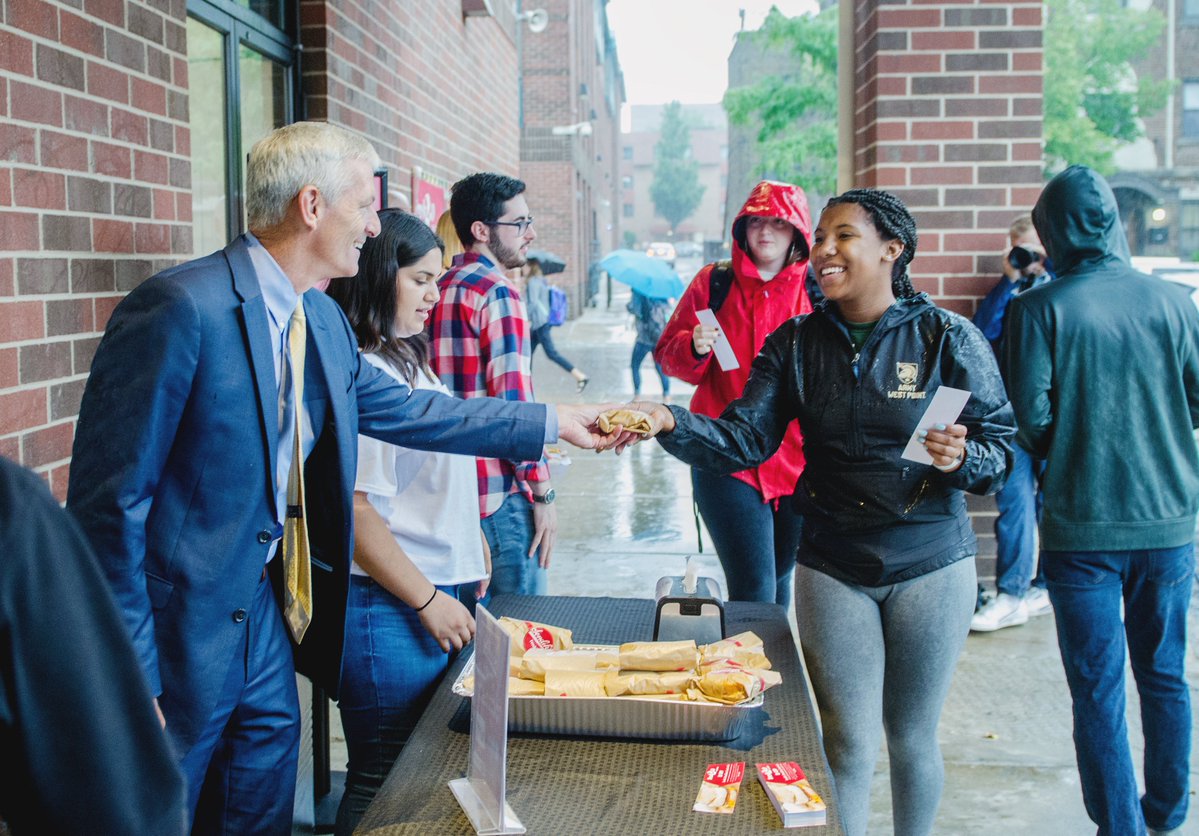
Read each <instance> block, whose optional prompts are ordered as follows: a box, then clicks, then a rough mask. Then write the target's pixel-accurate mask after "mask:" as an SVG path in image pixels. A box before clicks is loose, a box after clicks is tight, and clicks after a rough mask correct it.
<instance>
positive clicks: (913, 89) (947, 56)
mask: <svg viewBox="0 0 1199 836" xmlns="http://www.w3.org/2000/svg"><path fill="white" fill-rule="evenodd" d="M852 8H853V15H854V19H853V26H852V29H853V54H854V68H855V73H854V81H853V99H852V103H846V102H844V101H843V102H842V107H843V108H850V107H851V108H853V110H852V113H853V185H855V186H872V187H876V188H882V189H887V190H889V191H892V192H894V193H895V194H897V195H898V196H899V197H901V198H902V199H903V201H904V202H905V203H906V204H907V205H908V208H909V209H911V210H912V213H913V214H914V215H915V217H916V222H917V225H918V228H919V231H920V246H919V251H918V254H917V256H916V260H915V261H914V262H913V265H912V278H913V283H914V284H915V285H916V287H917V289H919V290H924V291H927V292H929V293H930V294H932V295H933V296H934V297H936V299H937V302H938V304H940V305H943V306H944V307H946V308H950V309H952V310H955V311H957V312H959V313H962V314H966V315H970V314H971V313H972V312H973V310H974V307H975V302H976V299H977V297H979V296H982V295H983V294H985V293H986V292H987V290H989V289H990V288H991V286H992V285H993V284H994V283H995V280H996V277H997V276H998V274H999V272H1000V255H1001V253H1002V251H1003V250H1004V248H1005V247H1006V245H1007V237H1006V236H1007V229H1008V225H1009V224H1010V223H1011V221H1012V219H1013V218H1014V217H1016V216H1017V215H1019V214H1022V213H1025V212H1028V211H1030V210H1031V209H1032V206H1033V204H1034V203H1035V202H1036V199H1037V196H1038V195H1039V194H1040V191H1041V185H1042V168H1041V152H1042V144H1043V141H1042V100H1041V93H1042V87H1043V83H1042V82H1043V63H1042V58H1043V53H1042V34H1043V26H1044V21H1043V12H1042V4H1041V3H1040V2H1034V1H1033V0H1025V1H1024V2H1019V1H1017V2H977V0H976V2H973V3H960V2H959V3H942V2H921V0H906V1H905V0H900V2H888V3H885V4H879V3H876V2H873V0H857V2H855V3H854V4H853V7H852Z"/></svg>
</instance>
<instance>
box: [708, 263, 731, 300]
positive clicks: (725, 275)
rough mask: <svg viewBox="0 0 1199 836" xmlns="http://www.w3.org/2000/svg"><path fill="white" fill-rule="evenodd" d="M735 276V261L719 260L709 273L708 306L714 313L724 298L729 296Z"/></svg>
mask: <svg viewBox="0 0 1199 836" xmlns="http://www.w3.org/2000/svg"><path fill="white" fill-rule="evenodd" d="M734 278H735V277H734V276H733V262H731V261H717V262H716V263H714V264H713V265H712V272H711V273H709V274H708V307H709V308H710V309H711V310H712V313H716V312H717V311H718V310H720V306H721V305H723V304H724V300H725V299H728V298H729V290H730V289H732V287H733V279H734Z"/></svg>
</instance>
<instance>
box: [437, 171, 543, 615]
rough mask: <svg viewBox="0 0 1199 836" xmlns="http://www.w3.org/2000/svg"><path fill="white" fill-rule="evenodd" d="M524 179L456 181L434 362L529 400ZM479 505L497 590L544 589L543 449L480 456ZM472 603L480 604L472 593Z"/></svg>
mask: <svg viewBox="0 0 1199 836" xmlns="http://www.w3.org/2000/svg"><path fill="white" fill-rule="evenodd" d="M524 192H525V184H524V183H523V182H521V181H520V180H517V179H515V178H513V177H506V176H505V175H503V174H495V173H492V172H479V173H476V174H471V175H469V176H467V177H465V178H463V179H462V180H459V181H458V182H457V183H455V184H454V186H453V188H452V192H451V197H450V212H451V214H452V217H453V219H454V229H455V230H456V231H457V234H458V238H459V239H460V240H461V241H462V243H463V245H464V246H465V248H466V251H465V252H464V253H462V254H461V255H458V256H455V257H454V264H453V266H452V267H451V268H450V270H449V272H448V273H446V274H445V275H444V276H442V277H441V280H440V281H439V282H438V286H439V288H440V289H441V294H442V300H441V304H439V305H437V306H436V307H435V308H433V318H432V325H431V330H430V334H431V338H432V340H431V343H430V352H431V364H432V367H433V371H434V372H436V374H437V375H438V377H440V378H441V380H442V382H444V383H445V384H446V386H448V387H449V389H450V391H451V392H452V393H453V394H454V395H456V396H457V397H459V398H467V399H471V398H480V397H485V396H491V397H497V398H504V399H507V400H512V401H532V400H534V397H533V376H532V373H531V367H532V364H531V359H530V358H531V356H532V346H531V343H530V340H529V320H528V316H527V314H526V312H525V305H524V301H523V300H522V299H521V296H520V293H519V292H517V290H516V288H515V287H514V286H513V285H512V282H511V281H510V280H509V279H508V277H507V276H506V275H505V274H504V272H503V271H505V270H515V269H518V268H520V267H522V266H523V265H524V263H525V261H526V259H527V255H526V253H527V251H528V249H529V245H530V244H532V243H533V240H534V239H535V238H536V237H537V233H536V232H535V231H534V230H533V215H532V213H530V211H529V204H528V202H527V201H526V200H525V196H524ZM478 476H479V510H480V515H481V517H482V519H483V531H484V533H485V534H486V535H487V543H488V545H489V546H490V547H491V591H492V592H497V593H516V594H521V595H544V594H545V589H546V571H547V570H548V569H549V565H550V557H551V555H552V554H553V551H554V542H555V540H556V539H557V536H558V513H557V509H555V508H554V506H553V502H554V490H553V487H552V486H551V484H550V472H549V465H548V464H547V463H546V460H545V457H544V456H542V457H541V458H539V459H533V460H532V461H524V462H521V461H512V460H508V459H497V458H481V459H479V461H478ZM467 603H468V605H470V604H473V602H472V601H469V600H468V601H467Z"/></svg>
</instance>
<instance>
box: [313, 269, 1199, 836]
mask: <svg viewBox="0 0 1199 836" xmlns="http://www.w3.org/2000/svg"><path fill="white" fill-rule="evenodd" d="M615 288H616V294H615V295H614V297H613V300H612V303H611V306H610V307H609V306H606V305H605V302H606V300H605V298H604V297H603V296H602V295H601V299H600V307H599V308H588V309H586V310H585V312H584V314H583V315H582V316H581V317H579V318H577V319H575V320H572V321H571V322H568V323H567V324H566V325H564V326H562V327H559V328H556V329H555V330H554V339H555V342H556V344H557V346H558V348H559V349H560V350H561V351H562V353H563V354H565V355H566V356H567V357H568V358H570V359H571V360H573V361H574V363H575V364H576V365H578V366H579V367H580V368H582V369H583V370H584V371H585V372H587V374H589V375H590V376H591V381H590V384H589V385H588V387H587V389H586V391H585V393H584V394H583V395H578V394H576V392H575V385H574V381H573V380H572V379H571V378H570V376H569V375H568V374H567V373H566V372H565V371H563V370H561V369H559V368H558V367H557V366H555V365H553V364H552V363H550V362H549V361H548V360H547V359H546V357H545V355H544V353H542V352H538V354H537V356H536V357H535V358H534V363H533V375H534V384H535V387H536V391H537V397H538V399H539V400H541V401H547V402H582V401H584V400H586V401H587V402H604V401H609V400H610V401H621V402H623V401H626V400H628V399H629V398H630V397H631V396H632V379H631V376H630V372H629V355H630V353H631V350H632V345H633V330H632V325H631V317H630V316H629V315H628V314H626V313H625V302H626V301H627V295H624V294H623V293H622V290H623V288H622V286H620V285H616V286H615ZM642 379H643V386H642V396H643V397H644V398H647V399H656V398H658V397H659V396H660V386H659V382H658V378H657V375H656V374H655V373H654V372H653V369H652V366H651V364H650V361H649V360H648V358H647V360H646V362H645V365H644V368H643V370H642ZM691 391H692V387H690V386H687V385H685V384H683V383H681V382H680V381H678V380H673V381H671V393H672V395H673V396H674V402H675V403H681V404H686V403H687V402H688V401H689V399H690V394H691ZM566 452H567V454H568V455H569V457H570V464H569V466H567V467H566V468H565V469H564V470H562V471H561V472H560V473H559V474H558V475H557V477H556V485H555V486H556V490H557V495H558V502H557V507H558V520H559V536H558V544H557V547H556V549H555V553H554V557H553V563H552V566H551V569H550V575H549V591H550V593H551V594H557V595H596V596H605V595H606V596H616V597H624V596H627V597H644V598H652V597H653V594H654V587H655V584H656V582H657V579H658V578H659V577H662V576H663V575H669V574H680V573H681V572H682V569H683V565H684V561H685V559H686V557H687V556H689V555H694V556H695V559H696V560H697V561H698V562H699V564H700V567H701V574H706V575H711V576H713V577H716V578H717V579H719V580H721V581H722V583H723V574H722V572H721V570H720V566H719V563H718V561H717V560H716V558H715V556H714V555H713V554H712V551H711V545H710V541H709V540H708V537H707V534H706V532H705V533H704V534H703V539H704V546H705V549H706V551H705V552H704V553H703V554H700V553H699V542H698V534H697V529H696V522H695V518H694V516H693V514H692V510H691V485H690V477H689V472H688V469H687V467H686V466H684V465H683V464H681V463H680V462H678V461H677V460H675V459H673V458H672V457H670V456H669V455H667V454H666V453H665V451H663V450H662V448H661V447H660V446H658V445H657V444H656V443H653V442H650V443H646V444H641V445H638V446H636V447H634V448H633V449H631V450H629V451H626V453H625V454H624V455H622V456H620V457H616V456H614V455H612V454H611V453H607V454H602V455H595V454H593V453H588V452H585V451H580V450H575V449H573V448H566ZM975 507H976V508H978V509H980V510H985V509H986V507H987V506H986V503H981V504H977V505H976V506H975ZM985 527H986V524H985V522H984V521H981V520H980V524H979V526H976V529H977V530H980V531H982V530H983V529H984V528H985ZM993 572H994V569H993V560H991V559H990V558H987V557H981V558H980V559H979V575H980V577H982V578H983V579H984V582H985V583H993V579H992V578H988V577H987V576H988V575H993ZM1197 613H1199V608H1197V607H1196V606H1194V605H1193V606H1192V610H1191V618H1190V620H1189V621H1190V625H1189V626H1190V627H1191V629H1192V636H1193V635H1194V632H1193V628H1194V627H1195V625H1196V624H1197V623H1199V619H1197ZM793 618H794V616H792V619H793ZM1190 647H1191V650H1190V653H1189V654H1188V669H1189V673H1190V674H1191V676H1190V680H1191V682H1192V683H1194V682H1195V681H1196V677H1195V674H1197V673H1199V654H1197V653H1196V647H1195V644H1194V642H1193V641H1192V643H1191V645H1190ZM1128 684H1129V693H1128V705H1129V709H1128V724H1129V727H1130V729H1131V732H1132V738H1131V739H1132V741H1133V744H1134V754H1135V757H1136V758H1137V760H1138V764H1139V759H1140V757H1141V747H1140V720H1139V712H1138V709H1137V698H1136V692H1135V689H1134V688H1133V685H1132V679H1131V674H1130V675H1129V676H1128ZM1192 690H1193V688H1192ZM1192 700H1193V702H1194V697H1192ZM332 715H333V722H334V724H336V723H337V719H336V715H337V712H336V710H335V709H334V710H333V711H332ZM338 734H339V730H338V729H336V728H335V729H334V753H333V761H332V762H333V764H334V765H335V768H337V767H338V766H340V765H341V764H344V747H343V746H342V745H341V744H340V741H338V740H337V736H338ZM940 740H941V744H942V749H943V752H944V757H945V771H946V781H945V793H944V797H943V800H942V803H941V807H940V812H939V815H938V819H937V824H936V830H935V832H936V833H938V834H972V835H973V834H978V835H979V836H990V835H991V834H995V836H998V834H1087V833H1094V832H1095V827H1094V825H1093V824H1092V823H1091V822H1090V820H1089V819H1088V818H1087V816H1086V812H1085V810H1084V809H1083V804H1082V796H1081V793H1080V790H1079V782H1078V773H1077V769H1076V767H1075V764H1074V746H1073V741H1072V739H1071V720H1070V699H1069V694H1068V692H1067V689H1066V683H1065V677H1064V674H1063V672H1062V667H1061V661H1060V658H1059V656H1058V650H1057V644H1056V638H1055V635H1054V623H1053V617H1052V615H1049V616H1044V617H1041V618H1037V619H1033V620H1032V621H1030V622H1029V623H1028V624H1027V625H1024V626H1022V627H1015V628H1009V629H1006V630H1001V631H999V632H996V633H991V634H982V635H980V634H972V635H971V636H970V638H969V640H968V641H967V643H966V649H965V651H964V653H963V655H962V658H961V660H960V662H959V665H958V669H957V672H956V675H955V678H954V683H953V687H952V690H951V692H950V695H949V699H948V702H947V704H946V707H945V711H944V715H943V717H942V721H941V726H940ZM1196 771H1197V770H1196V767H1195V761H1194V759H1193V760H1192V768H1191V774H1192V785H1193V786H1199V785H1197V784H1196V783H1195V780H1194V776H1195V775H1196ZM871 807H872V812H871V822H870V832H871V833H889V832H891V812H890V788H889V780H888V774H887V762H886V753H885V747H884V751H882V752H881V753H880V757H879V761H878V764H877V767H876V771H875V781H874V793H873V798H872V804H871ZM1181 832H1183V833H1187V834H1199V814H1192V816H1191V817H1190V821H1189V822H1188V823H1187V824H1186V825H1185V826H1184V828H1183V830H1182V831H1181Z"/></svg>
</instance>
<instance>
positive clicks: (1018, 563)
mask: <svg viewBox="0 0 1199 836" xmlns="http://www.w3.org/2000/svg"><path fill="white" fill-rule="evenodd" d="M1042 466H1043V465H1042V463H1041V462H1038V461H1037V460H1036V459H1034V458H1033V457H1032V456H1031V455H1029V454H1028V453H1027V452H1025V451H1024V450H1023V449H1021V448H1019V447H1015V446H1013V447H1012V469H1011V470H1009V471H1008V476H1007V482H1006V483H1004V486H1003V488H1002V490H1000V491H999V493H997V494H995V505H996V506H997V507H998V509H999V516H998V517H996V518H995V547H996V553H995V586H996V587H998V589H999V591H1000V592H1006V593H1007V594H1008V595H1014V596H1016V597H1017V598H1023V597H1024V593H1026V592H1028V587H1029V584H1030V583H1034V584H1036V585H1037V586H1040V587H1044V586H1045V579H1044V578H1043V577H1042V573H1041V572H1039V571H1038V572H1037V573H1036V577H1035V578H1034V577H1033V570H1034V569H1036V568H1037V565H1036V564H1037V520H1039V519H1040V517H1041V491H1040V490H1039V489H1038V486H1037V472H1038V471H1039V470H1040V468H1041V467H1042Z"/></svg>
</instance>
